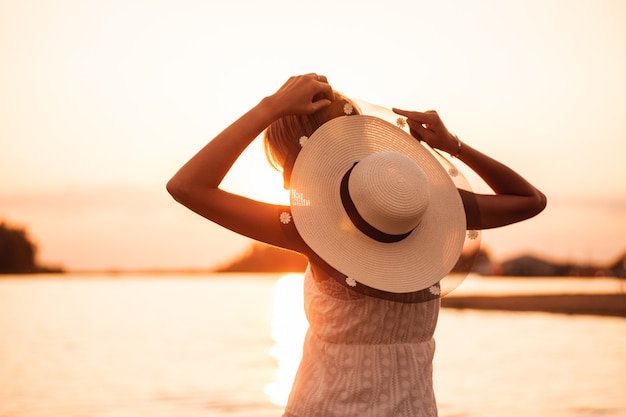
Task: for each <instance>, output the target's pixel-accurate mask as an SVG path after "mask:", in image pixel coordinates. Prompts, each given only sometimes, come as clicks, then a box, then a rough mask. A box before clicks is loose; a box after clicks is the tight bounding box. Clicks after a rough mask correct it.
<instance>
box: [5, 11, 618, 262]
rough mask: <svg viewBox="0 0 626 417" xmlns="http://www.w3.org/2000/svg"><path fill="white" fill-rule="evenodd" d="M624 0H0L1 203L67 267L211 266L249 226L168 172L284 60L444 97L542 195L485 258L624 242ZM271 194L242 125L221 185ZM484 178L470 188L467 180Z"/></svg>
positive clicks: (278, 77) (262, 88)
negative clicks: (221, 221)
mask: <svg viewBox="0 0 626 417" xmlns="http://www.w3.org/2000/svg"><path fill="white" fill-rule="evenodd" d="M625 19H626V2H624V1H621V0H524V1H499V0H477V1H467V0H443V1H421V0H408V1H368V0H359V1H342V0H318V1H311V2H305V1H293V0H292V1H287V0H284V1H278V0H266V1H256V0H248V1H243V0H223V1H212V0H149V1H148V0H145V1H144V0H109V1H95V0H0V221H1V220H4V221H6V222H8V223H10V224H13V225H20V226H23V227H25V228H26V229H27V230H28V231H29V233H30V235H31V237H32V239H33V240H34V241H36V242H37V244H38V246H39V257H40V260H41V261H42V262H44V263H48V264H60V265H63V266H64V267H66V268H67V269H69V270H81V269H109V268H119V269H126V268H128V269H140V268H208V267H212V266H215V265H217V264H221V263H223V262H224V261H225V260H226V259H228V258H230V257H232V256H234V255H236V254H238V253H240V252H241V251H242V250H243V249H244V248H245V247H246V246H247V245H248V244H249V241H248V240H246V239H244V238H241V237H238V236H236V235H235V234H233V233H232V232H229V231H227V230H224V229H222V228H220V227H218V226H215V225H213V224H211V223H210V222H208V221H206V220H204V219H202V218H200V217H198V216H197V215H195V214H193V213H191V212H188V211H187V210H186V209H184V208H183V207H182V206H179V205H178V204H177V203H175V202H174V201H173V200H172V199H171V197H170V196H169V195H168V194H167V192H166V191H165V183H166V182H167V180H168V179H169V178H170V177H171V175H172V174H173V173H174V172H175V171H176V170H177V169H178V168H179V167H180V166H181V165H182V164H183V163H184V162H185V161H186V160H187V159H188V158H189V157H191V156H192V155H193V154H194V153H195V152H196V151H197V150H198V149H200V147H202V146H203V145H204V144H205V143H206V142H207V141H208V140H210V139H211V138H212V137H213V136H215V135H216V134H217V133H219V131H220V130H221V129H223V128H224V127H225V126H226V125H228V124H229V123H230V122H232V121H234V120H235V119H236V118H237V117H238V116H239V115H241V114H242V113H244V112H245V111H247V110H248V109H249V108H250V107H252V106H253V105H254V104H256V103H257V102H258V101H259V100H260V99H261V98H262V97H263V96H265V95H268V94H271V93H272V92H274V91H275V90H276V89H277V88H278V87H280V85H282V83H283V82H284V81H285V80H286V79H287V77H288V76H290V75H293V74H299V73H306V72H317V73H319V74H324V75H326V76H327V77H328V79H329V82H330V83H331V85H333V87H335V88H336V89H338V90H340V91H342V92H343V93H345V94H347V95H348V96H351V97H356V98H361V99H364V100H367V101H369V102H372V103H377V104H379V105H383V106H386V107H392V106H395V107H401V108H407V109H413V110H427V109H437V110H438V112H439V113H440V115H441V116H442V118H443V120H444V122H445V123H446V125H447V126H448V128H449V129H450V130H451V131H453V132H455V133H456V134H458V135H459V136H460V137H461V138H462V139H463V140H464V141H466V142H467V143H469V144H471V145H472V146H474V147H476V148H478V149H480V150H482V151H484V152H485V153H487V154H489V155H491V156H493V157H495V158H496V159H499V160H501V161H502V162H504V163H506V164H508V165H510V166H511V167H512V168H514V169H516V170H517V171H519V172H520V173H521V174H523V175H524V176H525V177H526V178H528V179H529V180H530V181H531V182H532V183H533V184H535V185H536V186H537V187H538V188H540V189H541V190H542V191H544V193H545V194H546V195H547V196H548V208H547V209H546V211H545V212H544V213H542V214H541V215H540V216H538V217H537V218H535V219H532V220H529V221H527V222H523V223H520V224H517V225H514V226H510V227H507V228H505V229H500V230H493V231H486V232H485V233H484V234H483V246H484V247H485V248H486V249H488V250H489V252H490V253H491V254H492V256H493V257H494V258H496V259H505V258H507V257H509V256H513V255H517V254H521V253H528V252H530V253H534V254H537V255H541V256H546V257H550V258H554V259H557V260H570V261H576V262H608V261H612V260H613V259H615V258H617V257H618V256H619V255H621V254H622V253H623V252H624V251H626V185H625V183H626V164H625V163H624V155H626V117H625V116H624V114H623V113H624V110H625V109H626V76H625V74H626V25H624V20H625ZM224 186H225V187H226V188H228V189H229V190H231V191H236V192H240V193H243V194H246V195H248V196H250V197H253V198H257V199H262V200H265V201H279V202H280V201H282V200H284V197H285V194H284V192H283V191H281V187H282V182H281V179H280V177H279V176H278V175H276V174H275V173H273V172H272V171H271V170H270V168H268V167H267V166H266V163H265V160H264V156H263V154H262V150H261V146H260V143H258V141H257V142H255V143H253V145H252V146H251V147H250V149H249V151H247V152H246V154H245V156H244V157H243V160H242V161H241V163H239V164H237V165H236V168H235V169H234V172H232V174H231V175H229V177H228V180H227V183H226V184H225V185H224ZM477 189H479V190H481V187H480V185H477Z"/></svg>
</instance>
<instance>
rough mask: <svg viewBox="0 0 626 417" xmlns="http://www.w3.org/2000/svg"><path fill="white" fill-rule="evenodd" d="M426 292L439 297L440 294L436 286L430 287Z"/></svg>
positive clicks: (439, 289)
mask: <svg viewBox="0 0 626 417" xmlns="http://www.w3.org/2000/svg"><path fill="white" fill-rule="evenodd" d="M428 291H430V293H431V294H432V295H440V294H441V288H439V287H438V286H436V285H433V286H432V287H430V288H429V289H428Z"/></svg>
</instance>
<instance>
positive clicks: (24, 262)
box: [0, 222, 38, 274]
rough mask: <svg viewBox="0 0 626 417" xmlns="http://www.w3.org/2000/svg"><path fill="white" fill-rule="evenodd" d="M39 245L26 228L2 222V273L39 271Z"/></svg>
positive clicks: (0, 231)
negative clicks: (37, 254) (37, 255)
mask: <svg viewBox="0 0 626 417" xmlns="http://www.w3.org/2000/svg"><path fill="white" fill-rule="evenodd" d="M36 253H37V247H36V246H35V244H34V243H33V242H31V241H30V239H29V238H28V235H27V233H26V231H25V230H24V229H21V228H16V227H11V226H8V225H7V224H6V223H4V222H2V223H0V273H1V274H22V273H32V272H37V270H38V268H37V264H36V262H35V255H36Z"/></svg>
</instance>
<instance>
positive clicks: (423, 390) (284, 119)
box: [167, 74, 546, 417]
mask: <svg viewBox="0 0 626 417" xmlns="http://www.w3.org/2000/svg"><path fill="white" fill-rule="evenodd" d="M394 112H395V113H397V114H398V115H400V116H403V117H405V118H406V123H407V124H408V127H409V128H410V133H411V135H412V136H413V138H411V135H409V134H407V133H406V132H404V131H402V130H401V129H399V128H397V127H395V126H392V125H389V124H387V123H386V122H384V121H381V120H380V119H377V118H373V117H371V116H365V115H360V114H359V110H358V108H357V106H356V105H355V103H353V102H351V101H350V100H349V99H347V98H345V97H343V96H341V95H340V94H338V93H336V92H335V91H333V89H332V88H331V86H330V85H329V84H328V82H327V79H326V78H325V77H324V76H318V75H316V74H306V75H302V76H297V77H291V78H290V79H289V80H288V81H287V82H286V83H285V84H284V85H283V86H282V87H281V88H280V89H279V90H278V91H277V92H276V93H274V94H272V95H270V96H268V97H266V98H264V99H263V100H261V102H260V103H259V104H258V105H256V106H255V107H254V108H253V109H251V110H250V111H249V112H247V113H246V114H245V115H243V116H242V117H241V118H240V119H238V120H237V121H235V122H234V123H233V124H232V125H230V126H229V127H227V128H226V129H225V130H224V131H223V132H222V133H220V134H219V135H218V136H217V137H215V138H214V139H213V140H212V141H210V142H209V143H208V144H207V145H206V146H205V147H204V148H203V149H202V150H200V151H199V152H198V153H197V154H196V155H195V156H194V157H193V158H191V159H190V160H189V161H188V162H187V163H186V164H185V165H184V166H183V167H182V168H181V169H180V170H179V171H178V172H177V173H176V174H175V175H174V177H173V178H172V179H171V180H170V181H169V183H168V185H167V188H168V191H169V192H170V193H171V194H172V196H173V197H174V198H175V199H176V200H177V201H179V202H180V203H181V204H183V205H185V206H186V207H188V208H189V209H191V210H193V211H195V212H196V213H198V214H200V215H202V216H204V217H206V218H207V219H209V220H211V221H213V222H215V223H218V224H220V225H222V226H223V227H226V228H228V229H230V230H232V231H235V232H237V233H239V234H242V235H245V236H248V237H250V238H252V239H255V240H258V241H261V242H265V243H268V244H271V245H275V246H279V247H281V248H285V249H289V250H293V251H296V252H299V253H302V254H304V255H305V256H307V257H308V259H309V268H308V269H307V272H306V274H305V309H306V313H307V318H308V320H309V322H310V328H309V331H308V333H307V336H306V340H305V346H304V352H303V358H302V362H301V364H300V368H299V370H298V373H297V376H296V380H295V382H294V385H293V388H292V392H291V394H290V397H289V402H288V405H287V407H286V409H285V416H294V417H306V416H318V417H319V416H343V417H345V416H357V415H358V416H372V417H374V416H376V417H381V416H407V417H408V416H436V415H437V409H436V403H435V397H434V393H433V388H432V358H433V354H434V340H433V333H434V329H435V325H436V322H437V316H438V311H439V295H440V291H439V286H438V285H439V284H438V282H439V281H440V280H441V279H442V278H443V277H444V276H445V275H446V274H447V273H448V272H449V271H450V270H451V269H452V267H453V266H454V264H455V262H456V260H457V259H458V257H459V254H460V252H461V250H462V247H463V241H464V239H465V231H466V230H478V229H487V228H494V227H500V226H504V225H508V224H511V223H515V222H519V221H522V220H524V219H528V218H530V217H532V216H535V215H536V214H538V213H539V212H541V211H542V210H543V209H544V207H545V205H546V198H545V196H544V195H543V194H542V193H541V192H540V191H538V190H537V189H536V188H535V187H534V186H532V185H531V184H530V183H528V182H527V181H526V180H525V179H523V178H522V177H521V176H520V175H518V174H517V173H515V172H514V171H513V170H511V169H510V168H508V167H506V166H505V165H503V164H501V163H499V162H497V161H495V160H493V159H491V158H489V157H488V156H486V155H484V154H482V153H480V152H478V151H477V150H475V149H473V148H472V147H470V146H469V145H467V144H465V143H462V142H461V141H460V140H459V139H458V138H457V137H456V136H454V135H452V134H451V133H450V132H449V131H448V130H447V129H446V127H445V126H444V124H443V123H442V121H441V119H440V118H439V116H438V115H437V113H436V112H433V111H430V112H425V113H422V112H411V111H404V110H398V109H394ZM402 120H403V119H402ZM402 120H401V122H402ZM266 129H267V130H266ZM264 130H266V136H265V140H266V150H267V153H268V158H269V160H270V162H271V163H272V164H273V165H274V166H276V167H278V168H280V169H282V170H283V171H284V177H285V184H286V185H289V184H290V188H291V190H292V194H291V204H290V206H277V205H271V204H266V203H261V202H258V201H253V200H250V199H248V198H245V197H242V196H239V195H236V194H232V193H229V192H226V191H224V190H221V189H220V188H219V185H220V183H221V181H222V180H223V178H224V176H225V175H226V174H227V172H228V171H229V170H230V168H231V167H232V165H233V163H234V162H235V160H236V159H237V158H238V157H239V155H240V154H241V153H242V152H243V150H244V149H245V148H246V147H247V146H248V145H249V144H250V143H251V142H252V141H253V140H254V139H255V138H256V137H257V136H258V135H259V134H260V133H261V132H263V131H264ZM415 139H417V140H415ZM420 141H423V142H425V143H427V144H428V145H429V146H430V147H432V148H434V149H439V150H441V151H444V152H447V153H449V154H450V155H452V156H454V157H456V158H458V159H459V160H460V161H462V162H463V163H465V164H466V165H467V166H469V167H470V168H471V169H473V170H474V171H475V172H476V173H477V174H478V175H479V176H480V177H481V178H482V179H483V180H484V181H485V182H486V183H487V184H488V185H489V186H490V187H491V188H492V189H493V191H494V194H493V195H483V194H480V195H479V194H474V193H471V192H469V191H464V190H457V189H456V188H455V187H454V185H453V183H452V181H451V180H450V178H449V175H448V174H449V172H447V171H446V170H445V169H443V167H442V166H441V165H440V164H438V163H437V162H436V160H435V159H434V157H433V156H432V155H431V154H430V153H429V152H428V151H427V150H426V148H425V147H424V146H422V145H421V144H420ZM433 161H434V162H433ZM450 175H452V174H450ZM329 189H330V192H327V191H328V190H329Z"/></svg>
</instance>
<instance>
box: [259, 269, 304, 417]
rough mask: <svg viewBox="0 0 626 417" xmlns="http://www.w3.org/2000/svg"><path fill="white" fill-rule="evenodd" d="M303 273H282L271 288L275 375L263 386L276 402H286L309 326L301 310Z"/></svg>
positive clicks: (272, 353)
mask: <svg viewBox="0 0 626 417" xmlns="http://www.w3.org/2000/svg"><path fill="white" fill-rule="evenodd" d="M303 280H304V277H303V275H302V274H288V275H284V276H282V277H281V278H280V279H279V280H278V281H277V282H276V287H275V289H274V305H273V311H272V338H273V339H274V345H272V348H271V350H270V354H271V355H272V357H273V358H274V359H276V360H277V361H278V370H277V372H276V379H275V380H274V381H273V382H271V383H269V384H267V385H266V386H265V393H266V394H267V395H268V396H269V398H270V401H271V402H272V403H273V404H276V405H278V406H284V405H285V404H287V398H288V396H289V391H290V390H291V385H292V384H293V380H294V377H295V375H296V371H297V369H298V364H299V363H300V359H301V357H302V343H303V340H304V335H305V333H306V330H307V328H308V322H307V321H306V317H305V314H304V310H303Z"/></svg>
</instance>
